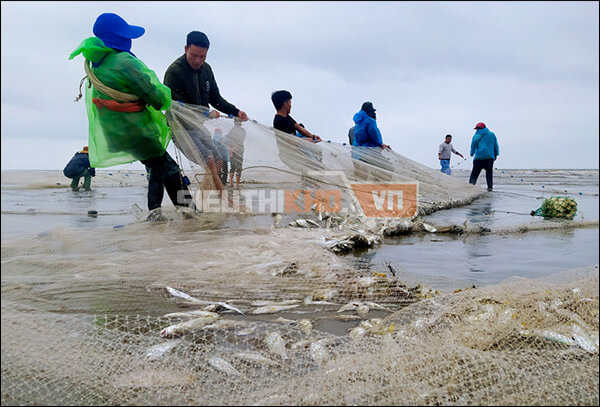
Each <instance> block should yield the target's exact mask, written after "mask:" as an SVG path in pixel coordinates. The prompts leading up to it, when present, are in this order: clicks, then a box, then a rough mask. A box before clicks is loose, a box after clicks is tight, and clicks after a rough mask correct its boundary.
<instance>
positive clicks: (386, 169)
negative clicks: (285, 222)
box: [167, 103, 481, 216]
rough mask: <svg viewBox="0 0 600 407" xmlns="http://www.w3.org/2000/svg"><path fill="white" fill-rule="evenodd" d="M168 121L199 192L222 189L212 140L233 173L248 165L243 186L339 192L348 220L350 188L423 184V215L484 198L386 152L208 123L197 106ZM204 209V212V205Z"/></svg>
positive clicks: (251, 125) (226, 122)
mask: <svg viewBox="0 0 600 407" xmlns="http://www.w3.org/2000/svg"><path fill="white" fill-rule="evenodd" d="M167 117H168V121H169V126H170V127H171V129H172V131H173V141H174V144H175V145H176V146H177V148H178V150H179V151H181V152H182V157H180V159H181V160H184V159H187V160H188V162H189V163H190V164H191V167H192V169H193V171H192V172H193V176H192V179H191V181H192V182H193V185H192V188H193V189H195V190H196V191H203V190H215V189H216V186H215V183H214V182H212V181H213V180H212V179H211V177H210V176H207V174H208V173H209V171H208V169H207V166H206V157H207V155H209V153H207V152H209V151H210V149H211V148H210V147H209V148H207V144H208V145H210V144H211V142H212V145H216V147H217V149H218V150H219V151H223V150H225V151H226V152H228V154H227V155H228V159H229V160H230V163H229V168H231V165H232V163H233V162H237V163H240V164H241V167H242V171H241V181H242V185H244V186H245V187H246V188H252V189H256V190H260V189H263V190H280V189H283V188H285V189H289V190H300V189H311V190H312V191H316V190H337V191H340V193H341V196H342V206H343V207H348V208H349V212H348V214H352V215H357V216H358V213H357V211H356V210H355V209H356V208H355V209H353V207H352V205H353V204H354V205H357V203H356V202H355V201H354V200H353V198H352V196H353V195H354V194H353V193H351V191H352V187H351V184H360V183H369V184H372V183H393V184H403V183H405V184H418V209H419V210H420V213H421V214H424V213H429V212H431V211H434V210H437V209H441V208H447V207H451V206H457V205H461V204H462V205H464V204H466V203H468V202H470V201H472V200H473V199H475V198H476V197H477V196H479V195H480V194H481V190H479V189H477V188H475V187H473V186H471V185H469V184H468V183H466V182H464V181H461V180H458V179H455V178H452V177H448V176H445V174H442V173H441V172H440V171H435V170H433V169H431V168H429V167H426V166H424V165H422V164H419V163H417V162H415V161H413V160H410V159H408V158H406V157H404V156H402V155H401V154H399V153H397V152H394V151H391V150H387V149H386V150H383V149H380V148H369V147H353V146H350V145H344V144H340V143H333V142H330V141H328V140H323V141H322V142H319V143H312V142H310V141H307V140H306V139H303V138H300V137H297V136H295V135H290V134H287V133H283V132H281V131H279V130H276V129H274V128H272V127H267V126H265V125H263V124H260V123H258V122H256V121H246V122H241V123H240V122H236V121H235V120H234V119H231V118H227V117H223V116H222V117H219V118H209V117H208V110H207V109H206V108H204V107H202V106H198V105H189V104H183V103H175V104H174V105H173V107H172V108H171V110H170V111H169V112H168V113H167ZM215 155H216V154H215ZM181 160H180V161H181ZM234 165H237V164H234ZM355 188H356V186H355ZM234 193H235V192H234ZM230 194H231V192H230ZM406 199H410V197H408V196H406ZM199 201H201V200H199ZM197 204H198V206H199V207H202V202H197ZM272 212H277V211H275V210H273V211H272Z"/></svg>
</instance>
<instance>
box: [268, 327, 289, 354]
mask: <svg viewBox="0 0 600 407" xmlns="http://www.w3.org/2000/svg"><path fill="white" fill-rule="evenodd" d="M265 344H266V345H267V349H268V350H269V352H271V353H272V354H274V355H277V356H281V357H282V358H284V359H285V358H287V353H286V349H285V341H284V340H283V338H282V337H281V335H279V334H278V333H277V332H269V333H268V334H267V335H266V336H265Z"/></svg>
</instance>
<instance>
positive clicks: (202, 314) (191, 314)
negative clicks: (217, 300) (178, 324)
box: [163, 310, 219, 318]
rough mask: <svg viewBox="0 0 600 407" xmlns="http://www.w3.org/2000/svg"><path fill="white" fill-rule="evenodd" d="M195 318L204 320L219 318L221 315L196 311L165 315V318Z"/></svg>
mask: <svg viewBox="0 0 600 407" xmlns="http://www.w3.org/2000/svg"><path fill="white" fill-rule="evenodd" d="M193 317H202V318H215V317H216V318H218V317H219V315H218V314H216V313H214V312H210V311H204V310H194V311H186V312H173V313H171V314H165V315H163V318H193Z"/></svg>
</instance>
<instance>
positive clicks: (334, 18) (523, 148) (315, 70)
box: [1, 1, 599, 170]
mask: <svg viewBox="0 0 600 407" xmlns="http://www.w3.org/2000/svg"><path fill="white" fill-rule="evenodd" d="M598 4H599V3H598V2H554V1H550V2H154V1H152V2H12V1H11V2H6V1H3V2H2V36H1V42H2V47H1V52H2V60H1V61H2V169H3V170H6V169H62V168H63V167H64V166H65V164H66V162H67V161H68V160H69V159H70V158H71V156H72V155H73V153H74V152H75V151H77V150H79V149H80V148H81V147H82V146H83V145H85V144H87V116H86V113H85V105H84V103H83V101H81V102H79V103H74V102H73V99H74V98H75V96H76V95H77V93H78V85H79V80H80V79H81V78H82V77H83V76H84V72H83V66H82V64H83V58H82V57H81V56H79V57H77V58H76V59H74V60H72V61H69V60H68V59H67V58H68V56H69V54H70V53H71V52H72V51H73V50H74V49H75V47H76V46H77V45H78V44H79V43H80V42H81V41H82V40H83V39H85V38H87V37H89V36H92V35H93V34H92V26H93V23H94V21H95V19H96V17H97V16H98V15H100V14H101V13H104V12H113V13H117V14H119V15H120V16H121V17H123V18H124V19H125V20H126V21H127V22H128V23H130V24H134V25H141V26H143V27H144V28H145V29H146V33H145V34H144V35H143V36H142V37H140V38H139V39H136V40H133V48H132V51H133V52H134V53H135V54H136V55H137V56H138V57H139V58H140V59H141V60H143V61H144V62H145V63H146V65H148V67H150V68H151V69H153V70H154V71H155V72H156V73H157V75H158V77H159V78H161V79H162V78H163V77H164V72H165V70H166V69H167V67H168V66H169V64H170V63H171V62H173V61H174V60H175V59H176V58H177V57H179V56H180V55H182V54H183V48H184V46H185V37H186V35H187V33H188V32H189V31H193V30H198V31H203V32H205V33H206V34H207V35H208V37H209V39H210V42H211V46H210V50H209V53H208V58H207V62H208V63H209V64H210V65H211V66H212V68H213V71H214V73H215V76H216V79H217V83H218V85H219V88H220V90H221V94H222V95H223V96H224V97H225V98H226V99H227V100H228V101H230V102H231V103H233V104H235V105H236V106H237V107H238V108H240V109H242V110H244V111H245V112H246V113H248V115H249V116H250V118H252V119H255V120H257V121H259V122H261V123H263V124H266V125H269V126H270V125H272V121H273V115H274V113H275V111H274V108H273V105H272V104H271V100H270V94H271V92H273V91H274V90H278V89H287V90H289V91H291V93H292V95H293V108H292V113H291V114H292V116H293V117H294V118H295V119H296V120H297V121H301V122H302V123H304V125H305V126H306V127H307V128H308V129H309V130H310V131H312V132H313V133H315V134H318V135H319V136H321V138H323V139H330V140H332V141H335V142H345V141H347V131H348V128H350V127H351V126H352V125H353V122H352V116H353V115H354V113H356V112H357V111H358V110H359V109H360V106H361V104H362V103H363V102H364V101H367V100H369V101H371V102H373V104H374V106H375V108H376V109H377V119H378V120H377V121H378V125H379V128H380V130H381V133H382V135H383V140H384V142H385V143H386V144H390V145H391V146H392V148H393V149H394V150H396V151H397V152H399V153H401V154H403V155H405V156H407V157H409V158H411V159H413V160H416V161H419V162H421V163H423V164H425V165H427V166H430V167H433V168H436V169H437V168H439V164H438V160H437V150H438V146H439V144H440V143H441V142H442V141H443V139H444V136H445V135H446V134H448V133H449V134H452V135H453V136H454V140H453V144H454V147H455V148H456V149H457V150H458V151H460V152H462V153H463V154H465V155H467V156H468V153H469V146H470V142H471V138H472V136H473V133H474V130H473V127H474V125H475V124H476V123H477V122H480V121H483V122H485V123H486V124H487V125H488V127H489V128H490V130H492V131H493V132H495V133H496V136H497V137H498V142H499V144H500V157H499V158H498V160H497V162H496V166H497V167H499V168H598V139H599V131H598V109H599V106H598V98H599V92H598V75H599V73H598V60H599V53H598V35H599V28H598V14H599V10H598ZM171 149H172V147H170V150H171ZM457 159H460V158H459V157H456V156H454V157H453V161H454V163H457V162H458V161H457ZM118 168H124V169H128V168H132V169H133V168H135V169H137V168H143V167H142V166H141V164H139V163H136V164H133V165H126V166H121V167H118ZM468 168H470V166H469V167H468Z"/></svg>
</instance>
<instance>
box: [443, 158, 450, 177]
mask: <svg viewBox="0 0 600 407" xmlns="http://www.w3.org/2000/svg"><path fill="white" fill-rule="evenodd" d="M440 164H441V165H442V169H441V170H440V171H441V172H443V173H444V174H448V175H450V174H451V173H452V171H451V170H450V160H440Z"/></svg>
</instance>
